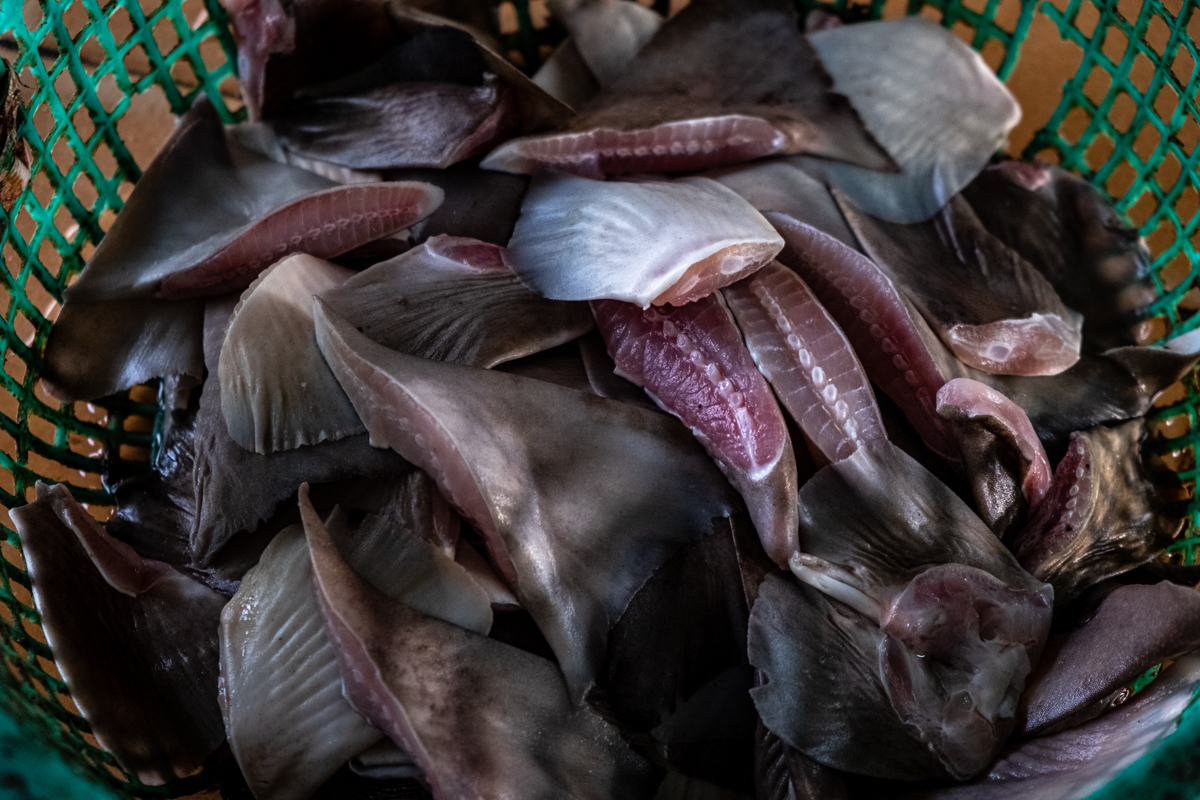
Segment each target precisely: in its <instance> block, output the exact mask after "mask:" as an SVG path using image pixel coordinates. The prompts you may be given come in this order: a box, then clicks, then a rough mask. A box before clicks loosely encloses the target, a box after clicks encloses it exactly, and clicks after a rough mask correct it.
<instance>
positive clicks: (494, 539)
mask: <svg viewBox="0 0 1200 800" xmlns="http://www.w3.org/2000/svg"><path fill="white" fill-rule="evenodd" d="M315 312H316V315H317V316H319V317H323V316H324V314H325V311H324V304H323V303H321V302H320V301H318V302H317V303H316V308H315ZM317 330H318V336H322V337H323V338H322V342H321V350H322V352H323V353H324V354H325V356H326V360H327V361H328V363H329V368H330V369H331V370H332V371H333V374H334V375H335V376H337V379H338V382H339V383H340V384H341V386H342V388H343V389H344V390H345V392H346V395H347V396H348V397H349V398H350V402H351V403H352V404H353V405H354V409H355V411H357V412H358V415H359V417H361V418H362V421H363V424H364V425H365V426H366V428H367V430H368V431H370V432H371V444H372V445H374V446H375V447H390V448H391V449H393V450H395V451H396V452H398V453H403V454H404V455H405V457H406V458H408V459H409V460H410V461H412V462H413V463H414V464H416V465H417V466H418V467H420V468H421V469H423V470H425V472H426V473H428V474H429V476H430V477H431V478H433V479H434V481H436V482H437V485H438V488H439V489H440V490H441V492H442V495H443V496H444V497H445V498H446V499H447V500H448V501H449V502H450V504H451V505H452V506H454V508H455V509H456V510H457V511H458V512H459V513H460V514H462V515H463V516H464V517H466V518H467V519H468V520H470V521H471V524H472V525H474V526H475V529H476V530H478V531H479V533H480V534H481V535H482V536H483V538H484V541H485V542H487V546H488V554H489V555H490V556H491V558H492V563H494V564H495V565H496V567H497V569H499V570H500V573H501V575H503V576H504V579H505V580H506V581H508V582H509V584H510V585H512V586H516V585H517V583H518V580H517V570H516V568H515V567H514V566H513V564H512V560H511V559H510V558H509V555H508V552H507V551H506V550H505V548H504V544H503V542H502V540H501V538H500V535H499V533H498V532H497V530H496V526H495V524H494V523H493V521H492V515H491V512H490V511H489V510H488V506H487V502H486V501H485V500H484V498H483V495H482V494H481V493H480V491H479V487H478V486H477V485H476V484H475V479H474V478H473V477H472V476H471V473H470V470H469V469H468V468H467V464H466V462H465V461H464V460H463V457H462V455H461V453H460V452H459V449H458V445H457V444H456V443H455V442H454V441H453V440H452V439H451V438H450V436H449V434H447V432H446V431H445V430H444V429H443V428H442V427H441V426H440V425H439V424H438V423H437V421H436V420H435V419H434V417H433V415H431V414H430V413H429V412H428V411H426V410H425V409H424V408H423V407H422V406H421V405H420V404H419V403H417V402H416V400H415V399H414V398H413V397H412V396H411V395H409V394H408V393H407V392H406V391H404V389H403V388H401V387H400V386H398V385H396V383H395V382H394V381H393V380H392V379H391V378H389V377H388V376H387V374H385V373H384V372H383V371H382V370H380V369H378V368H377V367H375V366H374V365H373V364H371V363H370V362H369V361H367V360H366V359H364V358H362V357H361V356H359V355H358V354H357V353H355V352H354V351H353V349H352V348H350V347H349V346H348V344H347V343H346V342H345V341H343V340H342V339H341V338H339V337H338V336H337V334H336V332H335V331H333V329H332V328H328V327H326V328H325V329H324V330H326V331H327V334H324V335H323V334H322V330H323V329H322V326H321V325H320V324H318V326H317ZM331 354H332V355H333V357H332V358H331V357H330V356H331Z"/></svg>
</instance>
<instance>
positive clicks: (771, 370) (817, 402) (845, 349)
mask: <svg viewBox="0 0 1200 800" xmlns="http://www.w3.org/2000/svg"><path fill="white" fill-rule="evenodd" d="M725 300H726V302H728V303H729V308H730V310H732V311H733V315H734V317H735V318H736V319H737V322H738V325H739V327H741V329H742V334H743V335H744V336H745V337H746V344H747V346H748V347H749V348H750V352H751V353H752V354H753V356H754V361H755V363H757V364H758V367H759V369H760V370H761V371H762V373H763V374H764V375H765V376H766V377H767V379H768V380H769V381H770V382H771V386H772V387H773V388H774V389H775V393H776V395H777V396H778V397H779V400H780V402H782V403H783V406H784V408H786V409H787V410H788V412H789V413H790V414H791V415H792V418H793V419H795V420H796V423H797V424H798V425H799V426H800V429H801V430H802V431H804V435H805V436H807V437H808V438H809V440H810V441H812V442H813V443H814V444H815V445H816V447H817V448H818V449H819V450H820V451H821V453H822V454H824V456H825V458H827V459H828V460H829V461H831V462H832V461H840V460H841V459H843V458H846V457H847V456H849V455H850V454H851V453H853V452H854V451H855V450H857V449H858V447H859V444H860V443H861V442H863V441H868V440H871V439H886V438H887V436H886V434H885V433H884V429H883V420H882V419H881V418H880V416H879V406H878V405H877V404H876V402H875V395H874V394H873V393H872V391H871V384H870V381H869V380H868V379H867V375H866V373H865V372H864V371H863V368H862V365H861V364H859V363H858V358H857V357H856V356H855V355H854V350H853V348H852V347H851V345H850V341H849V340H848V339H847V338H846V334H844V333H843V332H842V329H841V328H839V327H838V326H837V323H835V322H834V321H833V318H832V317H830V316H829V312H827V311H826V310H825V309H824V308H822V307H821V304H820V303H818V302H817V298H816V296H815V295H813V293H812V290H811V289H809V288H808V286H807V285H805V283H804V281H802V280H801V279H800V278H799V277H798V276H797V275H796V273H794V272H792V271H791V270H789V269H787V268H786V267H784V266H782V265H781V264H779V263H778V262H772V263H771V264H768V265H767V266H766V267H763V268H762V269H761V270H759V271H758V272H756V273H755V274H754V275H753V276H751V277H749V278H747V279H745V280H743V281H740V282H738V283H735V284H734V285H733V286H730V287H728V288H727V289H725Z"/></svg>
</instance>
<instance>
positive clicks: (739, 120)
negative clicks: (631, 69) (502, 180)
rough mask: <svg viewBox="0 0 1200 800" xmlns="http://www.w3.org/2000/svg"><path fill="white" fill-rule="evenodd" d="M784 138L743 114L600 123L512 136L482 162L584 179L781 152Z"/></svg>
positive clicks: (678, 168) (503, 168)
mask: <svg viewBox="0 0 1200 800" xmlns="http://www.w3.org/2000/svg"><path fill="white" fill-rule="evenodd" d="M785 143H786V137H785V136H784V135H783V133H781V132H780V131H778V130H776V129H775V128H774V127H773V126H772V125H771V124H770V123H768V122H767V121H766V120H763V119H759V118H758V117H748V116H745V115H742V114H724V115H721V116H712V117H699V118H696V119H688V120H681V121H678V122H664V123H661V124H659V125H654V126H652V127H648V128H637V129H634V130H620V129H617V128H610V127H600V128H593V129H592V130H587V131H581V132H578V133H548V134H542V135H541V136H532V137H528V138H524V139H514V140H512V141H509V142H506V143H504V144H502V145H500V146H499V147H498V148H496V149H495V150H494V151H492V153H491V154H490V155H489V156H488V157H487V158H485V159H484V160H483V162H482V166H483V167H484V169H494V170H500V171H503V172H516V173H522V174H527V175H534V174H537V173H538V172H541V171H543V170H550V169H553V170H557V171H558V172H565V173H568V174H571V175H578V176H580V177H583V178H596V179H600V178H603V177H604V176H605V175H619V174H626V173H639V172H647V171H653V172H691V171H693V170H699V169H705V168H708V167H712V166H718V165H722V164H738V163H741V162H743V161H753V160H754V159H756V158H762V157H763V156H769V155H773V154H775V153H779V152H782V151H783V150H784V147H785Z"/></svg>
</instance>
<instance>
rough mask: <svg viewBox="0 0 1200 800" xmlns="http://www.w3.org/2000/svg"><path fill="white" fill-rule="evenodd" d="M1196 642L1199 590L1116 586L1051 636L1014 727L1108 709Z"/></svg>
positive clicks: (1070, 720) (1051, 727)
mask: <svg viewBox="0 0 1200 800" xmlns="http://www.w3.org/2000/svg"><path fill="white" fill-rule="evenodd" d="M1118 643H1119V646H1118ZM1198 647H1200V592H1197V591H1196V590H1195V589H1194V588H1192V587H1188V586H1179V585H1177V584H1174V583H1169V582H1167V581H1163V582H1162V583H1158V584H1153V585H1149V586H1143V585H1136V584H1135V585H1131V586H1121V587H1119V588H1117V589H1116V590H1115V591H1113V592H1112V594H1110V595H1109V596H1108V597H1106V598H1105V599H1104V601H1103V602H1102V603H1101V604H1100V608H1099V609H1098V610H1097V611H1096V615H1095V616H1094V617H1092V618H1091V620H1089V621H1088V622H1087V624H1085V625H1084V626H1083V627H1081V628H1078V629H1077V630H1074V631H1071V632H1070V633H1064V634H1059V635H1057V636H1051V637H1050V641H1049V642H1048V643H1047V644H1046V651H1045V653H1044V654H1043V655H1042V662H1041V664H1039V665H1038V668H1037V670H1035V671H1034V673H1033V675H1031V676H1030V680H1029V686H1028V688H1027V689H1026V690H1025V694H1024V695H1022V697H1021V707H1020V709H1019V711H1018V720H1019V721H1020V724H1019V732H1020V733H1023V734H1026V735H1046V734H1050V733H1054V732H1055V731H1059V730H1065V729H1067V728H1070V727H1074V726H1075V725H1080V724H1082V723H1084V722H1087V721H1088V720H1089V719H1093V718H1095V717H1097V716H1099V715H1100V714H1103V713H1106V712H1108V711H1109V710H1110V709H1113V708H1115V707H1117V706H1120V705H1121V704H1123V703H1125V702H1126V701H1128V700H1129V699H1130V694H1131V693H1130V690H1129V689H1127V688H1126V687H1127V686H1128V685H1129V684H1130V683H1132V682H1133V681H1134V680H1135V679H1137V678H1138V677H1140V676H1142V675H1144V674H1145V673H1146V672H1147V671H1148V670H1150V669H1151V668H1152V667H1155V666H1157V665H1159V664H1162V663H1163V662H1164V661H1166V660H1168V659H1175V658H1178V657H1179V656H1181V655H1183V654H1184V653H1188V652H1191V651H1193V650H1195V649H1197V648H1198Z"/></svg>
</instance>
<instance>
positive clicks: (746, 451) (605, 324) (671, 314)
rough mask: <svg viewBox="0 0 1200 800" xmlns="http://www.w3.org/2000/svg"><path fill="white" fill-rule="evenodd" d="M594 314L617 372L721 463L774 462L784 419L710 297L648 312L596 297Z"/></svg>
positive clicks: (756, 466) (754, 466)
mask: <svg viewBox="0 0 1200 800" xmlns="http://www.w3.org/2000/svg"><path fill="white" fill-rule="evenodd" d="M592 312H593V313H594V314H595V316H596V324H597V325H598V326H599V328H600V333H601V334H602V335H603V336H604V341H605V344H607V345H608V354H609V355H610V356H612V359H613V361H614V362H615V363H616V365H617V372H618V374H620V375H621V376H622V377H625V378H628V379H629V380H631V381H633V382H634V383H636V384H638V385H639V386H642V387H644V388H645V389H646V391H647V392H649V393H650V395H651V396H652V397H654V399H655V400H656V401H657V402H658V403H659V404H660V405H662V406H663V408H665V409H667V410H668V411H670V412H671V413H672V414H674V415H676V416H677V417H679V418H680V419H681V420H682V421H683V423H684V424H685V425H687V426H688V427H689V428H691V429H692V430H693V431H696V432H697V433H699V434H700V435H701V436H702V437H703V439H704V440H705V441H706V444H707V445H708V446H709V447H711V448H712V449H713V450H715V451H716V453H715V454H714V456H715V457H716V458H718V460H723V461H724V462H726V463H727V464H728V465H730V466H731V467H733V468H734V469H736V470H739V471H741V472H745V473H749V474H750V475H751V476H752V477H754V476H757V475H761V474H763V473H766V472H768V471H769V470H770V469H771V468H772V467H773V466H774V465H775V463H776V462H777V461H778V460H779V457H780V454H781V453H782V452H783V442H784V439H785V438H786V436H787V431H786V426H785V425H784V422H783V417H782V416H780V414H779V407H778V406H777V405H776V404H775V399H774V398H773V397H772V396H771V390H770V388H769V387H768V386H767V383H766V381H765V380H763V377H762V375H761V374H760V373H759V371H758V368H757V367H755V366H754V361H753V360H752V359H751V356H750V353H749V351H747V350H746V346H745V345H744V344H742V337H741V334H740V333H739V331H738V329H737V325H735V324H734V322H733V320H732V319H731V318H730V316H729V312H728V311H726V310H725V308H724V307H722V305H721V303H720V301H719V300H718V299H717V297H716V296H715V295H709V296H708V297H706V298H704V299H702V300H697V301H696V302H694V303H689V304H687V305H685V306H677V307H671V308H660V309H655V308H650V309H646V310H642V309H640V308H638V307H637V306H635V305H633V304H632V303H622V302H621V301H619V300H594V301H592Z"/></svg>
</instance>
